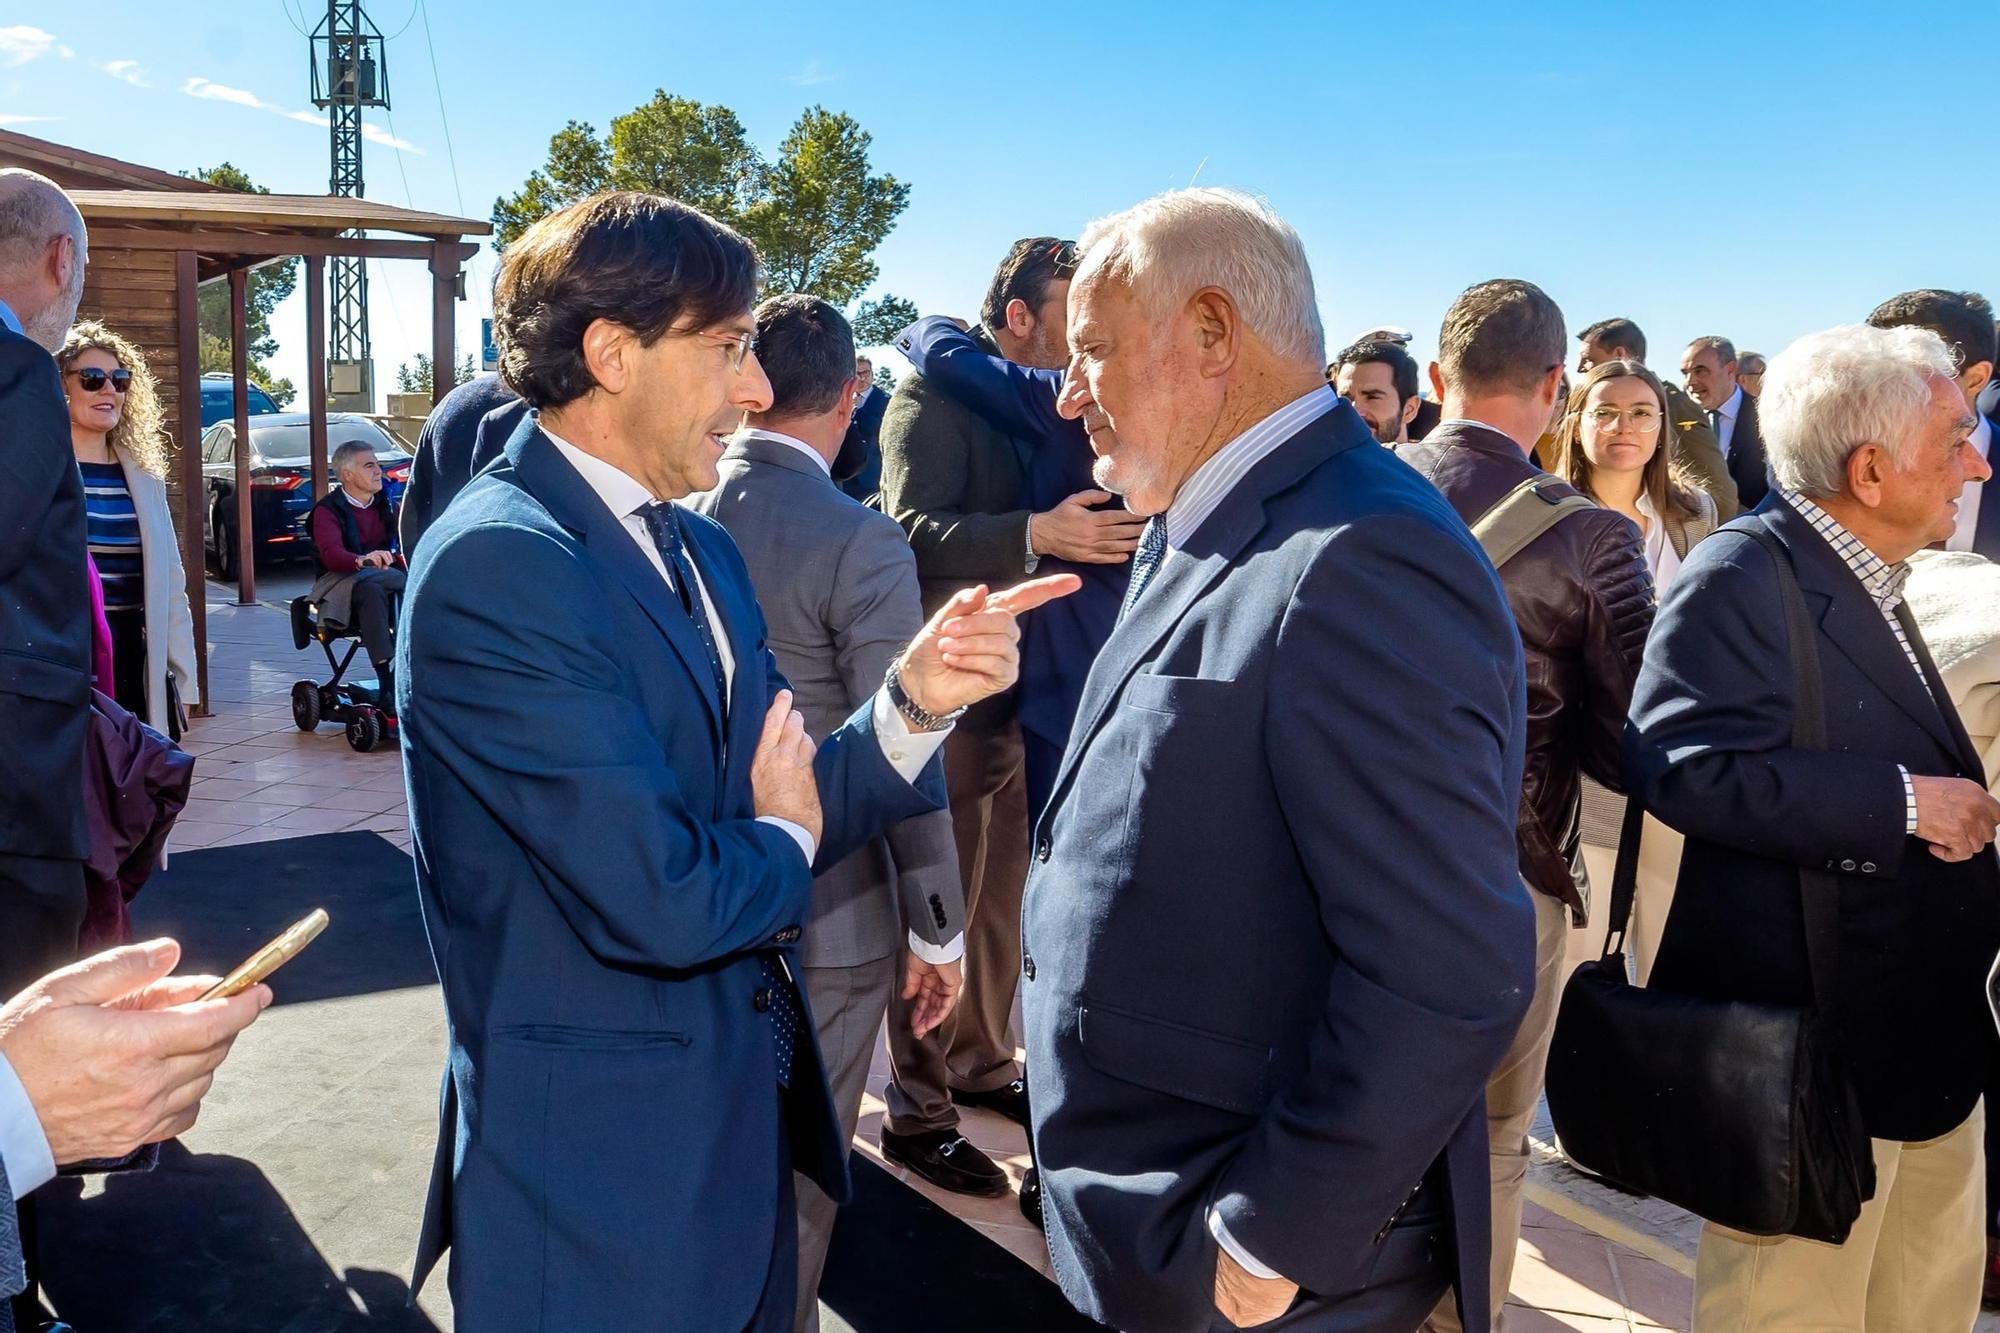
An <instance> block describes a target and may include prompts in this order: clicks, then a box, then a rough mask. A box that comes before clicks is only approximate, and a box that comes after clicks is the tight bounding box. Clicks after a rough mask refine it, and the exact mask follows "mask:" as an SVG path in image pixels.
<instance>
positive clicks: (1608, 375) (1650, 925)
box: [1549, 360, 1716, 984]
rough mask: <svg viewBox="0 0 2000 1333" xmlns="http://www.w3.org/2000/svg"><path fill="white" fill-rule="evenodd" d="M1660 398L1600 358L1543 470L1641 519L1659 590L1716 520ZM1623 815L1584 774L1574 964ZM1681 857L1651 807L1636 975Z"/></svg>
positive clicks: (1629, 936) (1645, 376)
mask: <svg viewBox="0 0 2000 1333" xmlns="http://www.w3.org/2000/svg"><path fill="white" fill-rule="evenodd" d="M1666 405H1667V394H1666V390H1665V389H1664V388H1663V387H1662V386H1661V384H1660V381H1659V380H1658V379H1657V378H1655V377H1654V375H1653V372H1652V371H1650V370H1648V369H1646V368H1645V367H1644V366H1642V365H1640V364H1639V363H1638V362H1637V361H1625V360H1617V361H1605V362H1601V363H1599V364H1598V365H1595V366H1592V367H1591V369H1590V372H1589V373H1588V374H1587V375H1585V376H1584V377H1583V379H1582V380H1581V381H1579V382H1578V383H1577V385H1576V387H1575V388H1574V389H1572V390H1571V391H1570V395H1569V404H1568V407H1567V408H1566V409H1565V411H1564V413H1563V417H1562V420H1561V421H1560V422H1559V423H1557V425H1556V429H1555V435H1554V439H1553V440H1552V441H1551V442H1550V450H1549V471H1551V472H1553V473H1555V474H1556V475H1557V476H1559V477H1561V478H1562V479H1563V480H1565V481H1567V482H1569V484H1570V485H1572V486H1574V487H1576V488H1577V489H1578V490H1579V491H1582V492H1583V493H1584V494H1585V495H1587V496H1589V497H1590V498H1591V499H1593V500H1595V501H1597V503H1598V504H1600V505H1603V506H1604V507H1605V508H1606V509H1615V510H1617V511H1618V512H1619V513H1621V514H1623V515H1625V517H1627V518H1629V519H1631V520H1632V522H1633V523H1634V524H1635V525H1636V526H1637V527H1638V529H1639V532H1640V534H1641V535H1642V536H1643V537H1644V538H1645V547H1646V564H1647V566H1648V567H1649V568H1650V569H1651V570H1652V571H1653V588H1654V593H1655V595H1656V596H1657V595H1659V594H1662V593H1664V592H1665V591H1666V590H1667V585H1668V584H1670V583H1672V582H1673V579H1674V575H1675V574H1676V573H1678V572H1679V570H1680V567H1681V561H1682V560H1684V559H1686V558H1687V553H1688V552H1689V551H1690V550H1692V549H1693V548H1694V544H1695V543H1696V542H1698V541H1700V540H1701V539H1702V538H1704V537H1706V536H1707V535H1708V534H1709V533H1711V532H1713V531H1715V527H1716V510H1715V501H1714V499H1713V498H1712V497H1710V496H1709V495H1708V493H1707V492H1705V491H1703V490H1701V489H1700V488H1699V487H1697V486H1694V485H1691V484H1688V483H1687V482H1685V481H1684V480H1682V479H1681V478H1679V477H1677V476H1675V475H1674V471H1673V468H1672V466H1671V464H1670V463H1669V462H1668V459H1667V452H1668V451H1667V449H1666V448H1665V447H1664V444H1665V441H1666V438H1667V437H1666V435H1665V431H1666V429H1667V406H1666ZM1624 816H1625V801H1624V798H1622V797H1619V796H1616V795H1613V794H1612V793H1611V792H1609V791H1607V790H1605V789H1604V788H1603V787H1600V786H1599V785H1597V784H1596V783H1594V782H1592V781H1591V780H1590V779H1589V778H1585V779H1584V781H1583V863H1584V868H1585V870H1586V871H1587V872H1588V873H1589V876H1590V885H1591V916H1590V924H1589V926H1588V927H1587V928H1585V929H1583V930H1580V931H1574V932H1572V933H1571V936H1570V948H1569V962H1570V964H1571V965H1572V966H1573V965H1575V964H1577V963H1581V962H1583V961H1584V960H1585V959H1588V958H1595V957H1597V955H1598V954H1599V953H1600V952H1601V951H1602V950H1603V947H1604V934H1605V917H1606V916H1607V914H1608V913H1609V911H1610V907H1611V875H1612V871H1613V869H1614V868H1615V866H1616V865H1617V860H1618V831H1619V826H1620V824H1621V822H1622V821H1623V819H1624ZM1680 861H1681V835H1680V834H1678V833H1676V832H1674V831H1673V830H1672V829H1670V828H1668V827H1667V826H1666V825H1665V824H1662V823H1661V822H1660V821H1659V820H1657V819H1654V818H1652V817H1651V816H1648V817H1647V818H1646V821H1645V824H1644V827H1643V831H1642V833H1641V836H1640V840H1639V879H1638V887H1637V890H1636V892H1635V894H1634V897H1633V902H1632V917H1631V922H1630V925H1629V926H1628V927H1627V930H1626V940H1627V945H1626V949H1627V953H1628V955H1629V956H1630V958H1631V959H1632V970H1633V974H1634V976H1635V978H1636V979H1637V980H1638V981H1639V982H1640V983H1642V984H1643V983H1644V982H1645V980H1646V977H1647V975H1648V974H1649V973H1651V972H1652V970H1653V959H1654V957H1655V955H1656V954H1657V953H1658V951H1659V944H1660V934H1661V932H1662V931H1663V930H1664V929H1665V927H1666V923H1667V909H1668V908H1669V907H1670V906H1671V905H1672V903H1673V897H1674V881H1675V879H1676V878H1677V877H1678V875H1679V873H1680Z"/></svg>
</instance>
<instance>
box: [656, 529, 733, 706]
mask: <svg viewBox="0 0 2000 1333" xmlns="http://www.w3.org/2000/svg"><path fill="white" fill-rule="evenodd" d="M639 514H640V517H642V518H643V519H645V521H646V531H647V532H649V533H651V534H652V536H653V545H655V546H657V547H658V548H659V549H660V558H661V559H663V560H665V561H666V562H667V569H668V571H669V572H670V573H672V574H673V576H674V578H673V584H674V592H675V593H676V594H678V595H679V597H680V602H681V610H683V611H685V612H687V617H688V619H689V620H690V621H692V622H693V623H694V632H695V635H696V637H698V638H699V639H700V640H701V648H702V651H703V652H704V653H706V654H707V655H708V670H709V673H710V674H711V675H712V676H713V677H714V678H715V697H716V699H717V700H719V701H720V702H721V703H722V705H723V707H724V708H725V709H726V708H727V707H728V706H729V687H728V685H727V684H726V683H725V681H724V679H723V674H722V652H721V650H720V649H719V648H717V647H716V646H715V630H714V629H713V628H712V627H711V626H710V625H709V623H708V608H707V607H706V606H703V605H702V601H701V585H700V584H699V583H697V582H696V581H695V577H694V564H693V563H692V562H691V561H690V560H689V559H688V553H687V541H686V539H685V538H683V537H682V536H681V517H680V513H679V512H678V511H677V510H676V508H675V507H674V506H673V505H672V504H669V503H665V502H661V503H656V504H649V505H647V506H646V507H645V508H644V509H641V510H640V511H639Z"/></svg>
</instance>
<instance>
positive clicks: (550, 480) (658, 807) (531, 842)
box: [397, 418, 944, 1330]
mask: <svg viewBox="0 0 2000 1333" xmlns="http://www.w3.org/2000/svg"><path fill="white" fill-rule="evenodd" d="M686 526H687V530H688V538H689V544H690V548H691V551H692V555H693V559H694V561H695V564H696V566H697V567H698V568H699V570H700V571H701V573H702V576H703V579H704V581H705V582H706V584H707V587H708V591H709V594H710V596H711V597H712V599H713V600H714V602H715V605H716V610H717V613H718V615H719V617H720V622H721V623H720V625H719V626H718V629H719V631H720V632H722V633H726V634H727V635H728V638H729V642H730V644H731V645H732V649H733V652H734V655H735V659H736V672H735V679H734V682H733V686H732V689H733V700H732V703H731V705H730V707H729V708H728V710H727V716H726V717H725V715H724V709H723V706H722V701H721V700H720V699H719V698H718V697H717V694H716V690H715V685H714V681H713V678H712V676H711V673H710V671H709V667H708V665H707V662H706V659H705V657H704V654H703V650H702V647H701V645H700V642H699V640H698V639H697V637H696V634H695V631H694V628H693V624H692V622H691V621H689V619H688V618H687V616H686V614H685V612H683V611H682V610H681V608H680V606H679V604H678V602H677V601H676V600H675V598H674V594H673V592H672V590H671V589H670V588H669V586H668V585H667V583H666V581H665V580H663V579H661V578H660V576H659V574H658V572H657V570H655V569H654V567H653V566H652V565H651V564H650V563H649V562H648V561H647V559H646V557H645V556H644V555H643V554H642V553H641V552H640V550H639V548H638V546H637V545H636V544H635V543H634V542H633V540H632V538H631V535H630V534H629V533H628V532H627V531H626V530H625V529H624V528H623V527H621V526H620V525H619V523H618V521H617V520H616V519H615V518H614V517H613V516H612V514H611V512H610V510H608V509H607V508H606V507H605V505H604V504H603V502H602V501H601V500H599V499H598V497H597V495H596V493H595V492H594V491H592V490H591V489H590V487H589V486H588V485H587V484H586V483H585V482H584V480H583V478H582V477H581V476H579V475H578V474H577V472H576V470H575V469H574V468H572V467H571V466H570V464H569V463H568V462H567V461H566V460H565V459H564V458H563V457H562V456H561V454H560V453H558V452H557V451H556V449H555V446H554V445H552V444H550V443H549V441H548V438H547V437H546V436H545V435H543V434H542V432H541V430H540V428H539V427H538V426H537V425H536V424H535V421H534V420H533V418H530V419H528V420H527V421H525V422H523V424H522V426H521V427H520V429H519V430H518V431H517V432H516V433H515V434H514V436H513V438H512V439H511V440H510V441H509V442H508V444H507V447H506V453H505V457H504V460H503V461H502V462H500V463H496V464H495V465H494V466H493V467H491V468H489V469H488V470H487V471H485V472H484V473H482V474H481V475H480V476H479V477H477V478H476V479H475V480H474V481H473V482H472V484H471V485H470V486H468V487H467V488H466V489H465V491H464V492H463V493H462V494H461V495H459V497H458V498H457V499H456V500H455V501H454V502H453V504H452V506H451V508H450V509H449V510H448V511H447V512H446V513H445V514H444V515H443V516H441V517H440V518H439V520H438V522H437V524H436V526H435V527H433V528H432V529H431V531H430V533H429V534H428V535H427V536H426V537H425V539H424V542H423V545H422V546H421V547H420V548H419V550H418V552H417V557H416V561H415V563H414V564H413V565H412V567H411V570H410V581H409V588H408V591H407V593H406V595H405V599H404V620H403V630H402V633H401V634H400V635H399V638H398V643H397V653H398V658H399V660H398V664H397V666H398V670H397V683H398V689H399V692H400V695H401V704H402V722H403V733H404V735H403V743H404V762H405V768H406V773H407V776H408V781H409V791H410V830H411V836H412V839H413V841H414V844H415V848H414V850H415V853H416V860H417V883H418V888H419V891H420V895H421V898H422V902H423V909H424V919H425V924H426V926H427V928H428V930H429V933H430V939H431V948H432V952H433V955H434V957H435V959H436V962H437V967H438V973H439V976H440V979H441V980H442V982H443V987H444V998H445V1011H446V1016H447V1018H448V1020H449V1028H450V1068H449V1071H448V1074H447V1078H446V1083H445V1090H444V1098H443V1108H442V1115H441V1122H440V1131H439V1144H438V1160H437V1163H436V1166H435V1167H434V1170H433V1175H432V1180H431V1193H430V1199H429V1202H428V1204H427V1207H426V1215H425V1219H424V1232H423V1236H422V1239H421V1241H420V1243H419V1253H418V1261H417V1282H418V1283H419V1284H420V1283H421V1280H422V1277H423V1275H424V1274H425V1273H426V1272H427V1271H428V1270H429V1268H430V1266H431V1264H433V1263H434V1262H435V1260H436V1258H437V1256H438V1253H439V1251H440V1250H441V1249H442V1248H443V1247H444V1246H445V1245H447V1244H449V1245H450V1246H451V1247H452V1249H453V1258H452V1264H451V1288H452V1299H453V1303H454V1306H455V1307H456V1309H457V1312H458V1318H459V1322H460V1326H461V1327H463V1328H467V1329H509V1330H514V1329H549V1330H554V1329H564V1330H567V1329H584V1328H593V1329H595V1328H603V1329H638V1328H662V1327H675V1328H688V1329H736V1328H742V1327H743V1326H744V1325H745V1324H746V1323H747V1322H748V1320H749V1319H750V1317H751V1315H752V1313H753V1311H754V1310H755V1309H756V1308H757V1305H758V1301H759V1297H760V1294H762V1287H763V1283H764V1280H765V1276H766V1274H767V1272H768V1271H770V1269H771V1265H772V1263H773V1255H774V1253H779V1252H780V1251H779V1247H781V1246H782V1247H784V1248H787V1249H788V1248H789V1247H791V1246H792V1245H793V1244H794V1243H795V1228H794V1226H793V1219H792V1217H791V1215H790V1212H789V1210H786V1211H784V1212H783V1213H782V1214H781V1213H780V1198H781V1195H782V1193H783V1189H782V1186H783V1181H782V1179H781V1176H780V1171H781V1170H782V1164H783V1162H784V1160H785V1152H784V1151H783V1146H784V1142H785V1138H788V1140H789V1144H790V1155H791V1157H792V1159H793V1161H794V1163H795V1164H796V1166H797V1168H798V1169H799V1170H800V1171H802V1172H804V1173H805V1174H807V1175H808V1176H809V1177H811V1178H812V1179H814V1180H816V1181H818V1182H819V1183H820V1185H821V1186H822V1188H824V1189H825V1190H826V1191H827V1192H828V1193H829V1194H830V1195H832V1196H833V1197H834V1198H835V1199H841V1198H844V1197H845V1194H846V1187H847V1179H846V1158H847V1152H846V1144H845V1143H844V1142H842V1141H841V1135H840V1131H839V1122H838V1119H837V1118H836V1116H835V1114H834V1109H833V1105H832V1101H831V1098H830V1097H829V1095H828V1092H827V1087H826V1080H825V1076H824V1074H823V1072H822V1071H821V1069H820V1067H819V1062H818V1056H817V1050H816V1048H814V1046H813V1043H812V1040H811V1032H812V1023H811V1018H810V1016H808V1017H807V1019H806V1030H805V1034H804V1041H803V1049H802V1050H801V1052H800V1059H799V1060H798V1062H797V1063H796V1064H795V1066H794V1068H793V1073H792V1080H791V1091H790V1093H789V1095H787V1096H783V1097H781V1096H780V1094H779V1091H778V1087H777V1076H776V1063H775V1059H776V1057H775V1053H774V1049H773V1038H772V1030H771V1025H770V1020H769V1016H768V1014H767V1013H766V1012H764V1010H765V1009H766V1008H767V1007H768V1005H769V994H768V992H765V991H764V986H765V984H766V983H765V982H764V980H763V976H762V969H761V967H760V963H759V959H758V954H759V952H760V951H766V950H774V949H776V950H782V951H783V952H785V953H786V954H787V955H789V954H790V952H791V950H792V948H793V946H795V945H796V943H797V941H798V939H799V935H800V930H799V928H800V925H801V923H802V922H804V921H805V920H806V916H807V912H808V910H809V902H810V893H811V878H812V877H811V871H810V870H809V868H808V867H807V865H806V861H805V858H804V857H803V856H801V855H800V854H799V849H798V845H797V844H796V843H795V842H793V841H792V839H791V838H790V837H789V836H787V834H786V833H785V832H784V831H783V830H781V829H779V828H776V827H774V826H772V825H770V824H766V823H760V822H757V821H755V820H754V819H753V818H752V815H753V807H752V793H751V784H750V761H751V757H752V755H753V753H754V752H755V749H756V745H757V739H758V735H759V732H760V729H761V727H762V724H763V718H764V713H765V710H766V708H767V707H768V706H769V702H770V699H771V696H772V695H773V694H774V693H775V692H776V690H778V689H779V688H780V687H782V685H783V683H784V682H783V681H782V680H781V679H780V677H779V676H778V672H777V668H776V665H775V662H774V661H773V659H772V657H771V654H770V652H769V651H768V649H767V648H766V646H765V628H764V619H763V615H762V613H761V612H760V611H759V610H758V607H757V602H756V597H755V594H754V593H753V591H752V589H751V584H750V576H749V573H748V572H747V570H746V569H745V568H744V565H743V561H742V559H741V557H740V556H739V555H738V554H737V551H736V547H735V545H734V543H732V542H731V541H730V539H729V536H728V534H727V533H725V532H724V531H723V529H722V528H721V527H720V526H719V525H717V524H716V523H714V522H713V521H712V520H710V519H706V518H703V517H701V516H699V515H694V514H689V515H688V516H687V518H686ZM817 775H818V779H819V792H820V799H821V803H822V805H823V807H824V809H825V812H826V821H825V824H826V826H825V833H824V837H823V839H822V841H821V843H820V846H819V859H818V864H820V865H821V866H827V865H832V864H833V863H835V862H836V861H838V860H840V859H841V858H842V857H844V856H845V855H846V854H847V853H848V852H850V851H852V850H853V849H854V848H856V847H857V846H859V845H861V844H862V843H863V842H865V841H867V840H868V839H871V838H873V837H875V836H876V835H878V834H880V833H881V832H882V831H883V830H884V828H885V827H886V826H887V825H889V824H890V823H893V822H895V821H897V820H900V819H904V818H908V817H909V816H912V815H916V814H920V813H923V812H925V811H927V810H932V809H938V808H941V807H942V805H943V803H944V783H943V778H942V772H941V765H940V764H939V763H938V761H936V760H935V759H934V760H933V761H932V763H931V764H930V766H929V767H927V768H926V770H925V772H924V774H923V776H922V781H921V782H920V783H919V784H917V785H915V786H913V785H912V784H910V783H908V782H905V781H904V780H903V779H902V778H901V777H900V776H898V775H897V773H896V772H895V770H894V769H893V768H891V767H890V765H889V762H888V760H887V759H886V758H885V757H884V756H883V755H882V752H881V749H880V747H879V743H878V742H877V740H876V738H875V736H874V734H873V729H872V724H871V722H870V719H869V714H868V712H867V710H865V709H864V710H863V711H862V712H860V713H857V714H856V715H855V716H854V718H852V719H850V720H849V721H848V723H847V724H846V725H845V726H843V727H841V728H840V729H839V730H837V731H836V732H835V733H834V734H833V735H832V736H831V737H829V738H828V739H827V740H826V742H825V743H824V744H823V745H822V746H821V747H820V752H819V760H818V764H817ZM781 1136H785V1137H783V1138H781ZM786 1308H787V1309H789V1308H790V1306H789V1304H788V1305H787V1306H786Z"/></svg>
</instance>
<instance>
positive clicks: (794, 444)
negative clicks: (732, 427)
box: [736, 426, 833, 481]
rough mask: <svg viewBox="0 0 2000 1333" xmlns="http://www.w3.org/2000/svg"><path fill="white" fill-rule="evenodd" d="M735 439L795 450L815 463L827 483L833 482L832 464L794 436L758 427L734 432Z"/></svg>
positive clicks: (746, 427)
mask: <svg viewBox="0 0 2000 1333" xmlns="http://www.w3.org/2000/svg"><path fill="white" fill-rule="evenodd" d="M736 438H737V439H739V440H769V441H771V442H772V443H773V444H782V445H784V446H785V447H786V448H787V449H795V450H797V451H798V452H799V453H802V454H804V455H805V456H806V457H807V458H810V459H812V461H813V462H815V463H817V464H818V465H819V470H820V471H821V472H823V473H825V474H826V479H827V480H828V481H832V480H833V464H831V463H829V462H827V461H826V455H825V454H823V453H821V452H820V451H819V450H817V449H815V448H813V447H812V446H811V445H809V444H807V443H806V442H805V441H804V440H801V439H798V438H797V437H795V436H791V435H786V434H783V433H781V432H779V431H775V430H765V429H763V428H762V427H759V426H745V427H744V428H743V429H742V430H740V431H737V432H736Z"/></svg>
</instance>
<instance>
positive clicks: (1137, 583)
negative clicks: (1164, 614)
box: [1118, 514, 1167, 620]
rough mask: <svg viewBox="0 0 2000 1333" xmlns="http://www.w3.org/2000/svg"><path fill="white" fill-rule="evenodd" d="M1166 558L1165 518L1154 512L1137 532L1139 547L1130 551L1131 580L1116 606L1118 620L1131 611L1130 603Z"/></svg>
mask: <svg viewBox="0 0 2000 1333" xmlns="http://www.w3.org/2000/svg"><path fill="white" fill-rule="evenodd" d="M1166 558H1167V520H1166V519H1165V518H1164V517H1163V516H1161V515H1159V514H1155V515H1153V516H1152V517H1151V518H1149V519H1147V520H1146V527H1145V530H1144V531H1143V532H1141V533H1140V534H1139V549H1138V550H1136V551H1134V552H1133V553H1132V581H1131V583H1129V584H1127V585H1126V587H1125V604H1124V605H1123V606H1121V607H1119V608H1118V618H1119V619H1120V620H1123V619H1124V618H1125V617H1126V616H1127V615H1128V614H1129V613H1130V612H1131V610H1132V604H1133V603H1134V602H1136V601H1138V600H1139V594H1140V593H1142V592H1144V591H1146V585H1147V584H1148V583H1151V582H1152V581H1153V575H1155V574H1157V573H1159V572H1160V564H1161V562H1162V561H1164V560H1165V559H1166Z"/></svg>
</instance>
